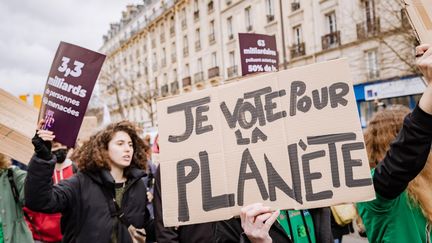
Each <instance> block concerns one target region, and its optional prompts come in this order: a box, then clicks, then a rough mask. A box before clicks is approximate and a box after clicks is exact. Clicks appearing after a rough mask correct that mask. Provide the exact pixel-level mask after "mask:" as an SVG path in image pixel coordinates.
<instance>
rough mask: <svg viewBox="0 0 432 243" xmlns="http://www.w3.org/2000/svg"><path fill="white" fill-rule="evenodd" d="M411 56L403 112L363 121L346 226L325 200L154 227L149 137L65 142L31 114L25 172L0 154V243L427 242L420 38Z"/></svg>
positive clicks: (428, 187) (429, 60)
mask: <svg viewBox="0 0 432 243" xmlns="http://www.w3.org/2000/svg"><path fill="white" fill-rule="evenodd" d="M416 55H417V56H419V57H418V58H417V66H418V68H419V69H420V71H421V72H422V73H423V76H424V78H425V80H426V82H427V83H428V86H427V87H426V89H425V91H424V93H423V95H422V97H421V99H420V101H419V103H418V105H417V107H416V108H414V110H413V111H412V112H411V111H410V110H409V109H408V108H405V107H401V106H389V107H386V108H383V109H380V110H379V111H378V112H377V113H376V114H375V116H374V117H373V118H372V119H371V121H370V122H369V124H368V127H367V129H366V131H365V144H366V150H367V152H368V159H369V162H370V167H371V174H372V180H373V185H374V188H375V193H376V199H374V200H372V201H368V202H362V203H358V204H357V205H356V208H357V210H358V214H359V215H360V217H361V218H358V219H356V220H354V221H353V222H350V223H349V224H347V225H340V223H339V222H338V220H336V219H335V218H334V217H335V215H334V213H333V214H332V212H333V210H330V208H329V207H325V208H315V209H309V210H280V211H279V210H273V209H271V208H270V207H267V206H265V202H257V203H254V204H251V205H247V206H245V207H243V208H242V210H241V213H240V217H238V218H232V219H230V220H225V221H218V222H212V223H203V224H195V225H188V226H180V227H172V228H168V227H164V225H163V221H162V207H163V202H162V197H161V183H160V176H161V175H160V172H159V168H158V166H157V164H156V163H154V162H153V161H152V159H151V158H152V152H157V153H159V152H160V151H159V147H158V142H157V138H156V139H155V141H154V142H153V144H152V143H151V139H150V138H149V137H146V138H144V139H142V138H140V136H139V135H138V132H137V129H136V127H135V126H134V124H133V123H131V122H128V121H122V122H118V123H113V124H110V125H108V126H107V127H106V128H105V129H103V130H101V131H98V132H97V133H95V134H94V135H92V137H90V139H88V140H87V141H85V142H84V143H82V145H80V146H79V147H78V148H75V149H72V148H67V147H66V146H64V145H62V144H60V143H58V142H54V139H55V134H53V132H51V131H48V130H42V129H41V128H42V127H43V125H44V121H43V120H41V121H40V122H39V124H38V129H37V131H36V134H35V136H34V137H33V139H32V143H33V146H34V151H35V153H34V156H33V157H32V158H31V161H30V162H29V164H28V168H26V169H27V170H25V169H20V168H18V167H17V166H13V165H12V163H11V160H10V159H9V158H7V157H6V156H5V155H3V154H0V243H26V242H40V243H55V242H85V243H87V242H94V243H96V242H107V243H108V242H114V243H128V242H131V243H140V242H160V243H172V242H192V243H195V242H226V243H228V242H253V243H265V242H296V243H303V242H308V243H314V242H324V243H333V242H342V235H343V234H346V233H350V232H352V225H351V224H352V223H354V224H356V223H355V222H360V223H358V224H357V225H361V226H362V227H363V225H364V230H365V234H366V235H367V238H368V240H369V241H370V242H396V243H398V242H431V241H430V239H431V228H432V226H431V223H432V162H431V161H432V156H430V151H431V142H432V84H431V83H432V47H430V46H429V45H421V46H419V47H417V48H416ZM162 152H163V151H162ZM338 230H342V231H338Z"/></svg>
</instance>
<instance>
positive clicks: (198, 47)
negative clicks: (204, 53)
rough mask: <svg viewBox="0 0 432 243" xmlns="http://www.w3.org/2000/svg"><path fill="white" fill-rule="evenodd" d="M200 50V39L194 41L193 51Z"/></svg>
mask: <svg viewBox="0 0 432 243" xmlns="http://www.w3.org/2000/svg"><path fill="white" fill-rule="evenodd" d="M200 50H201V41H199V40H198V41H195V51H200Z"/></svg>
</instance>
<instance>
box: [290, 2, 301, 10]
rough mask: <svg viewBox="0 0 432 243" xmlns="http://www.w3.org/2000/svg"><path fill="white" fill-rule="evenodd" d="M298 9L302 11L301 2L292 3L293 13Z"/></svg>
mask: <svg viewBox="0 0 432 243" xmlns="http://www.w3.org/2000/svg"><path fill="white" fill-rule="evenodd" d="M298 9H300V0H293V1H292V2H291V11H292V12H294V11H296V10H298Z"/></svg>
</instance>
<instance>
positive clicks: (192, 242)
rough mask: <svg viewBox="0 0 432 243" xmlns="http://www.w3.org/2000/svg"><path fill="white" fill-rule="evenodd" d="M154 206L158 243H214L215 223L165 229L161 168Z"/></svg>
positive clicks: (157, 176) (156, 177) (155, 189)
mask: <svg viewBox="0 0 432 243" xmlns="http://www.w3.org/2000/svg"><path fill="white" fill-rule="evenodd" d="M153 206H154V210H155V229H156V236H157V242H158V243H176V242H181V243H186V242H187V243H201V242H205V243H212V242H214V238H213V230H214V229H213V223H204V224H194V225H185V226H180V227H178V228H174V227H164V225H163V215H162V198H161V183H160V171H159V167H158V169H157V171H156V175H155V188H154V198H153Z"/></svg>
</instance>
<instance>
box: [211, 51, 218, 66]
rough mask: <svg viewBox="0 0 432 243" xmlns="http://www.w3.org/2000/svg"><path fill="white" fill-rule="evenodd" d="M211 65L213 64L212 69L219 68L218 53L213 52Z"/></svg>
mask: <svg viewBox="0 0 432 243" xmlns="http://www.w3.org/2000/svg"><path fill="white" fill-rule="evenodd" d="M211 64H212V67H216V66H217V53H216V52H213V53H212V54H211Z"/></svg>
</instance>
